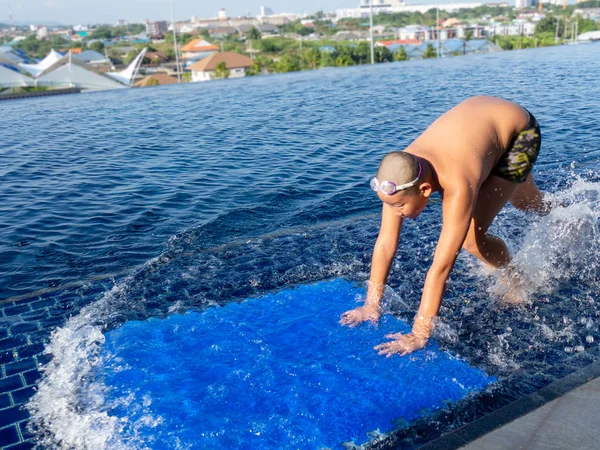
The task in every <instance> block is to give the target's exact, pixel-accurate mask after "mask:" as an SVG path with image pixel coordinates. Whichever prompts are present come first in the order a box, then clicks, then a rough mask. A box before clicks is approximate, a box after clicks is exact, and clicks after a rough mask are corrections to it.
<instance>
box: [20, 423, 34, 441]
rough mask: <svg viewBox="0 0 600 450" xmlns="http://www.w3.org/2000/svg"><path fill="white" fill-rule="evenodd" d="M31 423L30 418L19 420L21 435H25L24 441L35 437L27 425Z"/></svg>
mask: <svg viewBox="0 0 600 450" xmlns="http://www.w3.org/2000/svg"><path fill="white" fill-rule="evenodd" d="M28 424H29V420H24V421H23V422H19V430H20V431H21V436H23V440H24V441H28V440H29V439H33V438H34V436H33V433H30V432H29V430H28V429H27V425H28Z"/></svg>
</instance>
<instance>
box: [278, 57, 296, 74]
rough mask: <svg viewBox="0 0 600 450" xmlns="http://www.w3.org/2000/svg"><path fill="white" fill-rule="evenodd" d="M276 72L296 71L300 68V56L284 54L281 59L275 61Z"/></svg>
mask: <svg viewBox="0 0 600 450" xmlns="http://www.w3.org/2000/svg"><path fill="white" fill-rule="evenodd" d="M274 68H275V72H279V73H285V72H296V71H298V70H300V68H301V67H300V58H298V56H296V55H294V54H287V55H283V56H282V57H281V58H279V61H277V62H276V63H275V67H274Z"/></svg>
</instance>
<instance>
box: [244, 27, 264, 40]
mask: <svg viewBox="0 0 600 450" xmlns="http://www.w3.org/2000/svg"><path fill="white" fill-rule="evenodd" d="M247 37H248V39H251V40H253V41H258V40H259V39H260V38H261V37H262V36H261V34H260V30H259V29H258V28H256V27H252V28H250V30H249V31H248V34H247Z"/></svg>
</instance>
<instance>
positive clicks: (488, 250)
mask: <svg viewBox="0 0 600 450" xmlns="http://www.w3.org/2000/svg"><path fill="white" fill-rule="evenodd" d="M518 187H519V185H518V184H516V183H513V182H512V181H508V180H505V179H504V178H500V177H498V176H496V175H490V176H489V178H488V179H487V180H486V181H485V182H484V183H483V185H482V186H481V189H480V190H479V194H478V196H477V203H476V205H475V211H474V212H473V219H472V220H471V226H470V227H469V231H468V233H467V237H466V239H465V242H464V244H463V248H464V249H465V250H467V251H468V252H469V253H471V254H472V255H473V256H476V257H477V258H479V259H480V260H481V261H483V262H484V263H485V264H487V265H490V266H492V267H500V266H503V265H504V264H506V263H508V261H509V260H510V254H509V252H508V248H507V247H506V244H505V243H504V241H503V240H502V239H500V238H498V237H496V236H492V235H490V234H488V232H487V230H488V228H489V227H490V225H491V223H492V221H493V220H494V219H495V218H496V216H497V215H498V213H499V212H500V210H501V209H502V208H503V207H504V205H505V204H506V203H507V202H508V201H509V200H510V199H512V197H513V194H514V192H515V191H516V190H517V188H518Z"/></svg>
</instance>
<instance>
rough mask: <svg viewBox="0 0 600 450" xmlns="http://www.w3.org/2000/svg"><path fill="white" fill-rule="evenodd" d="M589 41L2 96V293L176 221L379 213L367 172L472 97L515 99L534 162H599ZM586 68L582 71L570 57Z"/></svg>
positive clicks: (92, 264) (81, 267)
mask: <svg viewBox="0 0 600 450" xmlns="http://www.w3.org/2000/svg"><path fill="white" fill-rule="evenodd" d="M597 53H598V47H597V45H593V44H592V45H588V46H584V45H581V46H569V47H561V48H553V49H540V50H536V51H521V52H509V53H501V54H489V55H481V56H476V57H469V58H466V57H461V58H452V59H445V60H443V61H442V60H440V61H414V62H409V63H405V64H384V65H377V66H374V67H369V66H364V67H354V68H349V69H326V70H320V71H316V72H305V73H296V74H287V75H273V76H264V77H258V78H252V79H242V80H226V81H224V82H214V83H207V84H202V83H200V84H195V85H185V86H169V87H163V88H157V89H132V90H128V91H125V92H123V91H118V92H104V93H96V94H89V95H80V96H65V97H57V98H45V99H36V100H26V101H17V102H10V103H8V102H7V103H4V104H3V105H2V111H3V117H4V118H3V120H4V122H5V125H4V126H3V131H2V147H1V150H0V152H1V153H0V155H1V156H0V157H1V158H2V165H0V198H2V203H1V204H0V255H1V256H0V258H1V260H0V298H2V297H8V296H16V295H20V294H26V293H28V292H31V291H35V290H38V289H43V288H46V287H53V286H58V285H61V284H65V283H69V282H74V281H81V280H84V279H88V278H91V277H97V276H102V275H105V274H112V273H115V272H120V271H123V270H125V269H128V268H131V267H133V266H136V265H138V264H140V263H143V262H145V261H147V260H148V259H149V258H151V257H153V256H156V255H158V254H160V252H161V251H162V250H163V249H164V246H165V242H166V241H167V239H168V238H169V237H170V236H172V235H174V234H175V233H178V232H182V231H184V230H188V229H197V228H199V227H204V229H205V232H206V233H207V234H208V236H207V238H206V240H205V242H203V245H206V246H211V245H214V244H216V243H224V242H227V241H229V240H231V239H233V238H236V237H242V236H256V235H257V234H262V233H265V232H270V231H275V230H278V229H281V228H284V227H290V226H307V225H309V224H315V223H322V222H324V221H328V220H332V219H340V218H346V217H353V216H356V215H360V214H366V213H371V212H373V213H374V212H376V211H377V210H378V207H379V205H378V204H377V199H375V198H374V197H373V196H372V195H370V192H369V191H368V189H364V188H365V182H366V180H367V179H368V178H369V176H370V175H372V173H373V171H374V170H375V168H376V166H377V163H378V160H379V158H380V156H381V155H383V154H384V153H386V152H388V151H390V150H393V149H402V148H404V147H405V146H406V145H407V144H408V143H409V142H410V141H411V140H412V139H414V138H415V137H417V136H418V134H419V133H420V132H422V131H423V130H424V128H426V127H427V126H428V125H429V124H430V123H431V122H432V121H433V120H434V119H435V118H436V117H437V116H438V115H440V114H441V113H443V112H444V111H446V110H447V109H449V108H450V107H452V106H453V105H454V104H456V103H458V102H460V101H461V100H463V99H464V98H466V97H468V96H470V95H475V94H490V95H497V96H502V97H506V98H509V99H511V100H515V101H517V102H520V103H522V104H523V105H525V106H526V107H527V108H529V109H531V111H532V112H533V113H534V114H535V115H536V117H538V119H539V121H540V123H541V126H542V131H543V133H544V145H543V150H542V154H541V156H540V159H539V162H538V164H537V167H536V173H537V175H538V178H539V180H540V184H541V185H542V186H543V187H551V186H552V187H553V186H555V184H556V183H559V185H560V184H564V183H565V181H566V176H565V173H563V172H562V170H560V169H561V168H565V167H568V165H569V164H570V163H571V162H572V161H577V162H578V163H579V164H578V168H581V166H587V167H588V168H589V169H592V170H596V169H597V165H596V160H597V159H598V156H599V155H600V153H599V149H598V145H597V142H598V133H599V132H598V129H597V127H596V123H595V120H596V119H595V118H596V116H597V111H598V106H599V102H600V101H599V100H598V98H597V96H596V95H595V93H596V92H597V89H598V87H599V86H598V80H597V78H596V73H597V70H596V69H597V66H598V62H597V57H596V56H597ZM581 66H585V67H586V70H585V71H580V67H581Z"/></svg>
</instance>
